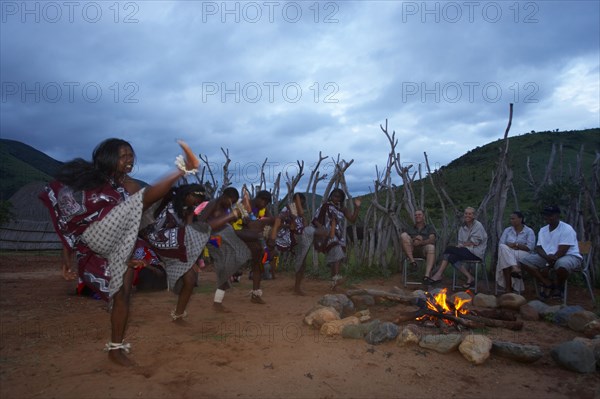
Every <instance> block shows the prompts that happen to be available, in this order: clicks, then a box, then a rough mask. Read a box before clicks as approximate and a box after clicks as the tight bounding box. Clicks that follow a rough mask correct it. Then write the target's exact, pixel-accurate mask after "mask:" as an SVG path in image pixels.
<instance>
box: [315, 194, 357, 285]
mask: <svg viewBox="0 0 600 399" xmlns="http://www.w3.org/2000/svg"><path fill="white" fill-rule="evenodd" d="M345 199H346V194H345V193H344V191H343V190H342V189H340V188H336V189H333V190H332V191H331V194H329V198H328V199H327V202H325V203H323V204H321V206H320V207H319V208H318V209H317V210H316V212H315V217H314V218H313V220H312V224H313V225H314V226H315V227H316V228H317V230H319V229H322V228H325V229H326V230H327V231H328V232H329V234H328V236H326V237H325V238H318V237H316V238H315V240H314V246H315V249H316V250H317V251H319V252H323V253H325V254H326V255H327V256H326V260H327V264H328V265H329V267H330V268H331V289H332V290H335V289H336V287H337V286H338V285H339V284H340V283H341V280H342V276H341V275H340V265H341V263H342V262H343V261H344V260H345V259H346V239H345V238H344V233H345V231H346V219H348V221H349V222H350V223H354V222H355V221H356V219H357V218H358V211H359V209H360V204H361V200H360V199H359V198H354V212H352V213H351V212H350V210H349V209H348V208H346V207H345V206H344V201H345Z"/></svg>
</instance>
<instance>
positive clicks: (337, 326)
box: [319, 316, 360, 337]
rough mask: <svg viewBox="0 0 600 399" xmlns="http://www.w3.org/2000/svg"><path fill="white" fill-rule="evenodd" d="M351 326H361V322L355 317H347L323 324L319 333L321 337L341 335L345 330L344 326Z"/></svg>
mask: <svg viewBox="0 0 600 399" xmlns="http://www.w3.org/2000/svg"><path fill="white" fill-rule="evenodd" d="M351 324H360V322H359V321H358V318H356V317H354V316H350V317H346V318H345V319H341V320H333V321H328V322H327V323H325V324H323V326H322V327H321V330H320V331H319V332H320V333H321V335H326V336H328V337H331V336H334V335H340V334H341V333H342V330H343V329H344V326H347V325H351Z"/></svg>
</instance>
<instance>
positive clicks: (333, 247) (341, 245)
mask: <svg viewBox="0 0 600 399" xmlns="http://www.w3.org/2000/svg"><path fill="white" fill-rule="evenodd" d="M334 220H335V221H336V223H335V232H334V237H333V238H329V237H323V238H316V237H315V239H314V244H313V245H314V247H315V249H316V250H317V251H319V252H323V253H325V254H326V261H327V263H333V262H337V261H340V260H342V259H344V258H345V257H346V240H345V238H344V231H345V230H346V216H345V215H344V212H342V210H341V209H339V208H338V207H336V206H335V204H334V203H333V202H331V201H328V202H326V203H325V204H321V206H319V208H318V209H317V211H316V212H315V217H314V218H313V220H312V223H313V225H314V226H316V222H317V221H318V222H319V223H320V224H321V226H322V227H324V228H325V229H326V230H327V231H329V230H330V229H331V223H332V222H333V221H334Z"/></svg>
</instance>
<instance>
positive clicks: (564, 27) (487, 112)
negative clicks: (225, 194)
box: [0, 0, 600, 194]
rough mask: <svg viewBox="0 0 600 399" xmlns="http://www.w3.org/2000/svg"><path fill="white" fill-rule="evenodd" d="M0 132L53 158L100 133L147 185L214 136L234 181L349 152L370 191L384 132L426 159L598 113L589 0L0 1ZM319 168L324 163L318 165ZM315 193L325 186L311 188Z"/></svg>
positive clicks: (355, 174)
mask: <svg viewBox="0 0 600 399" xmlns="http://www.w3.org/2000/svg"><path fill="white" fill-rule="evenodd" d="M0 13H1V16H0V17H1V24H0V29H1V32H0V33H1V34H0V46H1V47H0V50H1V54H0V74H1V76H0V78H1V85H2V86H1V102H0V106H1V111H0V136H1V137H2V138H5V139H14V140H19V141H22V142H24V143H26V144H29V145H31V146H33V147H34V148H36V149H38V150H41V151H43V152H45V153H46V154H48V155H50V156H52V157H53V158H55V159H58V160H60V161H67V160H70V159H72V158H75V157H84V158H87V159H89V158H90V156H91V152H92V150H93V148H94V147H95V145H96V144H98V143H99V142H100V141H102V140H103V139H105V138H108V137H120V138H123V139H126V140H128V141H130V142H131V143H132V145H133V146H134V149H135V151H136V153H137V156H138V163H137V166H136V169H135V177H137V178H139V179H142V180H145V181H148V182H152V181H154V180H155V179H156V178H157V177H159V176H161V175H163V174H165V173H166V172H168V171H169V169H170V168H171V167H172V165H173V160H174V158H175V156H176V155H177V154H178V153H179V150H178V147H177V145H176V143H175V140H176V139H177V138H182V139H185V140H186V141H188V143H189V144H190V145H191V146H192V148H193V149H194V150H195V151H196V152H199V153H202V154H204V155H206V156H207V157H208V160H209V161H210V162H211V165H212V166H213V169H214V171H215V173H217V179H218V180H222V177H221V176H220V169H221V166H222V164H223V162H224V157H223V154H222V152H221V148H224V149H228V150H229V154H230V158H231V167H230V171H231V172H232V173H234V177H233V182H234V185H235V186H237V187H240V186H241V184H242V183H249V184H255V183H257V182H258V173H257V170H258V168H259V165H261V164H262V163H263V162H264V161H265V159H268V161H267V164H266V172H267V179H268V180H269V188H270V187H271V185H270V184H271V183H272V181H273V176H274V175H275V174H277V173H279V172H282V173H284V174H285V172H288V173H289V174H292V175H293V174H295V173H296V170H297V169H296V167H295V165H296V161H297V160H303V161H304V162H305V165H306V166H305V169H306V170H305V172H306V174H307V175H308V174H309V172H310V168H311V166H314V164H315V162H316V161H317V160H318V156H319V152H320V151H321V152H322V153H323V155H324V156H329V157H330V158H329V159H332V158H333V159H335V158H337V157H338V155H339V157H340V158H341V159H345V160H346V161H350V160H354V163H353V164H352V166H351V167H350V168H349V169H348V171H347V181H348V184H349V187H350V190H351V192H353V194H361V193H366V192H369V189H370V187H372V184H373V180H374V179H375V177H376V172H375V171H376V167H378V168H379V170H381V169H382V168H384V167H385V163H386V159H387V154H388V152H389V144H388V142H387V139H386V137H385V135H384V134H383V133H382V132H381V129H380V127H379V126H380V124H385V120H386V119H387V120H388V127H389V130H390V132H391V131H395V132H396V136H397V138H398V141H399V144H398V148H397V151H399V152H400V154H401V160H402V162H405V163H422V162H424V153H427V157H428V159H429V161H430V163H431V164H432V166H433V167H439V166H442V165H445V164H447V163H449V162H450V161H452V160H453V159H455V158H457V157H459V156H461V155H463V154H464V153H466V152H467V151H469V150H471V149H473V148H475V147H477V146H481V145H484V144H486V143H489V142H490V141H494V140H496V139H498V138H500V137H502V135H503V134H504V130H505V128H506V123H507V117H508V109H509V103H511V102H512V103H514V104H515V105H514V107H515V109H514V119H513V126H512V129H511V135H519V134H523V133H527V132H530V131H532V130H535V131H543V130H554V129H560V130H573V129H585V128H594V127H598V126H600V82H599V81H600V43H599V37H600V28H599V21H600V9H599V2H597V1H519V2H517V1H506V2H505V1H496V2H486V1H483V2H479V1H469V2H446V1H444V2H438V1H430V2H422V1H418V2H407V1H405V2H402V1H381V2H378V1H322V2H316V1H306V2H305V1H298V2H280V1H264V2H263V1H257V2H237V1H228V2H222V1H218V2H210V1H128V2H116V1H113V0H111V1H106V2H105V1H90V2H86V1H83V2H80V1H70V2H63V1H55V2H53V1H25V2H23V1H4V0H3V1H1V2H0ZM328 168H329V170H330V169H331V164H327V162H326V163H325V171H324V172H327V169H328ZM322 188H324V186H322Z"/></svg>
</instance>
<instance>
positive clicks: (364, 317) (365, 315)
mask: <svg viewBox="0 0 600 399" xmlns="http://www.w3.org/2000/svg"><path fill="white" fill-rule="evenodd" d="M354 317H356V318H358V321H360V322H361V323H364V322H365V321H368V320H371V311H370V310H369V309H364V310H361V311H358V312H356V313H354Z"/></svg>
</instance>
